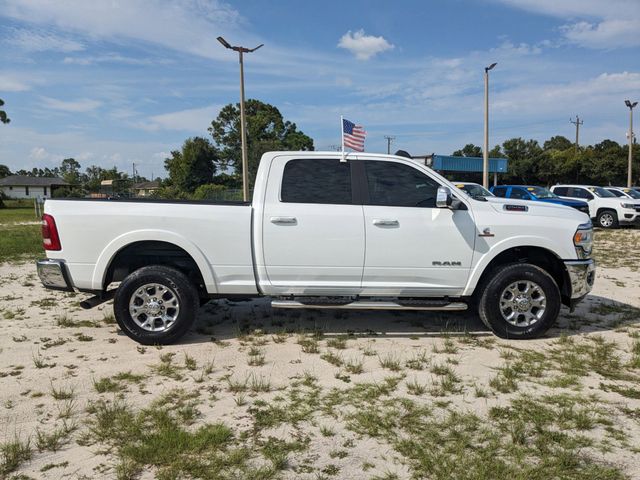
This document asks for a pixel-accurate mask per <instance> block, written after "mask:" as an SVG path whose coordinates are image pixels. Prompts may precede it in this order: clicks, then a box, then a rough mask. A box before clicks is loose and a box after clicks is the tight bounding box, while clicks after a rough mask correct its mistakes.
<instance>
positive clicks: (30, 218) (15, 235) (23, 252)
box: [0, 200, 44, 263]
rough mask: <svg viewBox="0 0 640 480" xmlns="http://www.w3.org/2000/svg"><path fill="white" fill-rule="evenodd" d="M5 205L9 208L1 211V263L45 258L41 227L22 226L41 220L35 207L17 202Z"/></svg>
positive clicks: (6, 202)
mask: <svg viewBox="0 0 640 480" xmlns="http://www.w3.org/2000/svg"><path fill="white" fill-rule="evenodd" d="M4 203H5V205H6V206H7V208H2V209H0V263H1V262H7V261H12V260H21V259H24V260H30V259H33V258H36V257H41V256H43V255H44V251H43V249H42V239H41V236H40V225H39V224H38V225H20V223H23V222H37V221H38V220H39V219H38V218H36V215H35V212H34V209H33V205H32V204H31V203H30V202H21V201H16V200H5V202H4Z"/></svg>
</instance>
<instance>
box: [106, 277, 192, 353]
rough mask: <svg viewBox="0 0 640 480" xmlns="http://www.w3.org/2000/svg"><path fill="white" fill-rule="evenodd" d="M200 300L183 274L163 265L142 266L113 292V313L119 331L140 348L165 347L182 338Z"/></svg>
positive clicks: (190, 323)
mask: <svg viewBox="0 0 640 480" xmlns="http://www.w3.org/2000/svg"><path fill="white" fill-rule="evenodd" d="M198 306H199V298H198V292H197V290H196V287H195V286H194V285H193V283H192V282H191V281H190V280H189V279H188V278H187V276H186V275H185V274H183V273H182V272H180V271H179V270H176V269H174V268H170V267H165V266H163V265H152V266H148V267H142V268H140V269H138V270H136V271H135V272H133V273H131V274H130V275H129V276H127V277H126V278H125V279H124V280H123V281H122V283H121V284H120V286H119V287H118V290H117V291H116V295H115V298H114V300H113V311H114V314H115V317H116V321H117V322H118V325H119V326H120V328H121V329H122V331H123V332H124V333H125V334H126V335H127V336H129V337H130V338H132V339H133V340H135V341H136V342H138V343H141V344H143V345H156V344H161V345H166V344H170V343H174V342H176V341H177V340H178V339H180V337H182V336H183V335H184V334H185V333H187V331H188V330H189V328H190V327H191V325H192V324H193V321H194V320H195V318H196V315H197V313H198Z"/></svg>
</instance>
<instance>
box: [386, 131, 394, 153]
mask: <svg viewBox="0 0 640 480" xmlns="http://www.w3.org/2000/svg"><path fill="white" fill-rule="evenodd" d="M384 138H385V139H386V140H387V155H391V142H393V141H394V140H395V139H396V137H392V136H391V135H385V136H384Z"/></svg>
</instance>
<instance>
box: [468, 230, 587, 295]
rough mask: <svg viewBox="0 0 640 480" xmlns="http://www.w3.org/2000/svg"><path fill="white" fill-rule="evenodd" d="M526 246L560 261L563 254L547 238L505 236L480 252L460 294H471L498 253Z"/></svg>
mask: <svg viewBox="0 0 640 480" xmlns="http://www.w3.org/2000/svg"><path fill="white" fill-rule="evenodd" d="M527 247H536V248H541V249H544V250H547V251H548V252H549V253H551V254H553V255H554V256H555V257H556V258H557V259H558V260H560V261H562V259H563V256H561V255H559V254H558V251H557V247H558V245H557V243H555V242H552V241H551V240H550V239H549V238H545V237H538V236H534V235H526V236H525V235H523V236H517V237H510V238H506V239H504V240H502V241H501V242H498V243H496V244H495V245H493V246H492V247H491V249H490V250H489V251H488V252H486V253H484V254H482V256H481V257H480V259H479V260H478V262H477V263H476V264H475V266H474V267H473V268H472V269H471V273H470V274H469V279H468V280H467V285H466V287H465V288H464V291H463V293H462V295H463V296H470V295H472V294H473V292H474V290H475V288H476V287H477V286H478V282H479V281H480V277H481V276H482V274H483V273H484V272H485V270H486V268H487V266H488V265H489V264H490V263H491V262H492V261H493V260H494V259H495V258H496V257H497V256H498V255H500V254H501V253H503V252H506V251H507V250H510V249H512V248H527ZM573 255H575V252H573ZM565 258H568V257H565Z"/></svg>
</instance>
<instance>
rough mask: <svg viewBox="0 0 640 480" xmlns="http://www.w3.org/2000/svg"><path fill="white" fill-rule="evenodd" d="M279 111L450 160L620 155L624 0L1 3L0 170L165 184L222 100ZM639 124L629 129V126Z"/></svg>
mask: <svg viewBox="0 0 640 480" xmlns="http://www.w3.org/2000/svg"><path fill="white" fill-rule="evenodd" d="M219 35H222V36H223V37H225V38H226V39H227V40H228V41H229V42H230V43H231V44H233V45H243V46H246V47H249V48H250V47H254V46H256V45H258V44H260V43H264V47H262V48H261V49H260V50H258V51H256V52H254V53H251V54H248V55H247V56H246V59H245V85H246V96H247V98H257V99H259V100H262V101H264V102H267V103H271V104H273V105H275V106H277V107H278V108H279V110H280V111H281V112H282V114H283V116H284V117H285V119H286V120H290V121H292V122H295V123H296V124H297V126H298V128H299V129H301V130H302V131H303V132H305V133H306V134H307V135H309V136H311V137H312V138H313V139H314V143H315V147H316V149H317V150H330V149H333V148H334V146H335V145H339V144H340V122H339V120H340V115H344V117H345V118H347V119H349V120H351V121H353V122H355V123H358V124H361V125H364V127H365V129H366V130H367V140H366V147H365V148H366V150H367V151H369V152H385V151H386V148H387V143H386V140H385V135H388V136H393V137H395V139H394V141H393V144H392V150H396V149H404V150H407V151H409V152H410V153H411V154H414V155H421V154H425V153H438V154H443V155H446V154H451V153H452V152H453V151H454V150H456V149H458V148H460V147H462V146H464V145H465V144H467V143H474V144H476V145H482V142H483V92H484V87H483V75H484V67H486V66H488V65H489V64H491V63H493V62H497V63H498V65H497V66H496V67H495V69H494V70H492V71H491V72H490V141H489V142H490V144H491V145H496V144H498V143H502V142H503V141H504V140H505V139H508V138H512V137H523V138H526V139H528V138H534V139H537V140H539V141H540V142H543V141H544V140H546V139H548V138H549V137H551V136H552V135H558V134H559V135H564V136H566V137H568V138H570V139H573V138H574V136H575V127H574V125H573V124H571V123H570V121H569V120H570V118H573V119H575V116H576V115H579V116H580V118H581V119H583V120H584V124H583V125H582V126H581V129H580V143H581V144H593V143H597V142H599V141H601V140H603V139H605V138H610V139H612V140H615V141H618V142H620V143H624V142H625V141H626V137H625V134H626V132H627V130H628V121H629V120H628V118H629V112H628V109H627V107H625V105H624V100H625V99H627V98H630V99H632V100H640V0H397V1H395V2H387V1H381V0H370V1H366V0H363V1H359V0H351V1H349V2H343V1H340V2H338V1H333V0H323V1H322V2H320V1H306V2H305V1H302V2H301V1H299V0H298V1H295V2H294V1H290V0H273V1H270V2H265V1H264V0H243V1H228V2H223V1H220V0H171V1H169V0H92V1H90V2H87V1H86V0H64V1H61V0H0V98H2V99H3V100H4V101H5V103H6V105H5V107H4V108H5V110H6V111H7V113H8V115H9V117H10V118H11V123H10V124H9V125H0V164H5V165H7V166H9V168H11V169H12V170H18V169H22V168H24V169H31V168H33V167H40V168H44V167H49V168H51V167H54V166H57V165H59V163H60V161H61V160H62V159H63V158H67V157H73V158H75V159H77V160H78V161H79V162H80V163H81V165H82V167H83V169H84V168H86V167H88V166H90V165H99V166H102V167H104V168H111V167H113V166H116V167H118V168H119V169H122V170H125V171H131V168H132V164H133V163H135V164H136V166H137V171H138V174H140V175H143V176H146V177H151V175H154V176H164V175H165V172H164V159H165V158H166V157H167V155H168V154H169V152H171V151H172V150H175V149H177V148H179V147H180V145H181V144H182V143H183V141H184V140H185V139H186V138H188V137H191V136H196V135H200V136H207V135H208V133H207V127H208V126H209V125H210V123H211V120H213V119H214V118H215V117H216V116H217V114H218V112H219V110H220V108H221V107H222V106H224V105H226V104H228V103H231V102H234V103H235V102H237V101H238V99H239V81H238V76H239V70H238V58H237V54H236V53H235V52H232V51H230V50H226V49H224V48H223V47H222V46H221V45H220V44H219V43H218V42H217V41H216V37H218V36H219ZM636 123H637V124H638V125H640V118H639V119H638V120H637V121H636Z"/></svg>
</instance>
